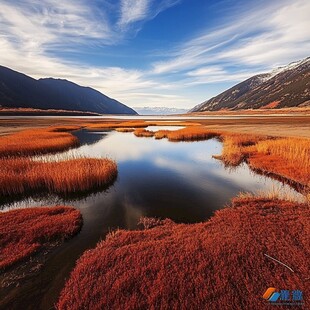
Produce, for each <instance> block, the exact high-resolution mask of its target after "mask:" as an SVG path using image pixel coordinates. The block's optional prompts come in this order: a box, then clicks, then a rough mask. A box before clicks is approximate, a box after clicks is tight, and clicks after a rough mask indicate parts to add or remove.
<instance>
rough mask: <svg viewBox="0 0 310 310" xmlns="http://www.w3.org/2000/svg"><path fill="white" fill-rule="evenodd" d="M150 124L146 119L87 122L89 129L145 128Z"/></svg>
mask: <svg viewBox="0 0 310 310" xmlns="http://www.w3.org/2000/svg"><path fill="white" fill-rule="evenodd" d="M147 126H148V124H147V123H146V122H145V121H127V122H104V123H103V122H102V123H91V124H87V125H86V128H87V129H88V130H98V129H116V128H118V129H119V128H143V127H147Z"/></svg>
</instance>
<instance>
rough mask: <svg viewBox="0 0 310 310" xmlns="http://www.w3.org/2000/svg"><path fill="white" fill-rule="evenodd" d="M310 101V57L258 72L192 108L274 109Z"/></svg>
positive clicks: (212, 109)
mask: <svg viewBox="0 0 310 310" xmlns="http://www.w3.org/2000/svg"><path fill="white" fill-rule="evenodd" d="M308 105H310V57H307V58H305V59H302V60H300V61H297V62H293V63H290V64H288V65H287V66H282V67H278V68H276V69H274V70H272V71H271V72H269V73H263V74H259V75H254V76H252V77H250V78H248V79H247V80H245V81H242V82H241V83H238V84H237V85H234V86H233V87H231V88H229V89H228V90H226V91H224V92H222V93H220V94H219V95H217V96H215V97H213V98H211V99H209V100H207V101H204V102H202V103H200V104H199V105H197V106H195V107H194V108H193V109H191V110H190V112H203V111H219V110H240V109H261V108H266V109H274V108H287V107H297V106H300V107H301V106H308Z"/></svg>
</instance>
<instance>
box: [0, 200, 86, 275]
mask: <svg viewBox="0 0 310 310" xmlns="http://www.w3.org/2000/svg"><path fill="white" fill-rule="evenodd" d="M81 226H82V216H81V213H80V211H78V210H76V209H74V208H72V207H63V206H62V207H60V206H59V207H48V208H47V207H41V208H27V209H19V210H13V211H8V212H2V213H0V247H1V252H0V270H3V269H6V268H8V267H11V266H12V265H14V264H16V263H17V262H20V261H22V260H25V259H27V258H29V257H31V256H33V255H34V254H35V253H37V252H38V251H40V250H42V249H43V247H44V246H45V245H46V244H49V243H51V242H63V241H64V240H65V239H67V238H69V237H71V236H73V235H75V234H76V233H77V232H78V231H79V230H80V228H81Z"/></svg>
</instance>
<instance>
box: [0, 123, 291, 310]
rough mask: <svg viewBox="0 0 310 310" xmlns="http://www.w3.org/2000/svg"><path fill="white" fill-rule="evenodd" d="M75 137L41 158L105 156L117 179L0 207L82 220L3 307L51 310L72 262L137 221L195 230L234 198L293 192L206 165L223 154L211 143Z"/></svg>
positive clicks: (242, 171) (246, 172)
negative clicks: (67, 213)
mask: <svg viewBox="0 0 310 310" xmlns="http://www.w3.org/2000/svg"><path fill="white" fill-rule="evenodd" d="M176 128H178V127H176V126H172V127H165V129H176ZM148 129H151V130H152V129H162V128H160V127H150V128H148ZM74 134H75V135H76V136H77V137H78V138H79V139H80V141H81V146H80V147H79V148H77V149H75V150H73V151H69V152H63V153H60V154H57V155H47V156H43V157H44V158H45V159H46V160H54V159H55V158H67V157H68V156H69V157H70V156H71V157H72V156H73V157H79V156H85V157H97V158H100V157H109V158H111V159H114V160H115V161H116V162H117V164H118V177H117V180H116V181H115V183H114V184H113V185H112V186H110V187H109V188H108V189H106V190H104V191H98V192H95V193H91V194H89V195H88V196H76V197H74V198H70V199H64V198H61V197H57V196H49V197H41V196H40V195H38V196H35V197H30V198H27V199H24V200H20V201H15V202H13V203H10V204H3V205H2V206H1V209H3V210H9V209H12V208H21V207H31V206H46V205H55V204H66V205H72V206H74V207H76V208H78V209H79V210H81V213H82V215H83V221H84V223H83V227H82V230H81V232H80V233H79V234H78V235H77V236H75V237H74V238H73V239H71V240H69V241H68V242H65V243H64V244H63V245H62V246H60V247H59V248H57V249H56V250H55V251H53V252H52V253H51V254H50V256H49V259H48V261H47V263H46V265H45V266H44V268H43V270H42V271H41V272H40V274H39V276H37V277H36V278H34V279H31V281H28V282H27V283H26V284H25V285H22V286H21V287H17V288H14V289H12V290H11V292H10V296H11V302H12V303H10V304H9V306H10V307H13V308H14V307H15V308H16V309H20V308H22V309H27V308H29V309H30V308H31V309H34V308H44V309H49V308H50V307H52V306H53V304H54V303H55V302H56V301H57V297H58V295H59V292H60V290H61V288H62V287H63V286H64V283H65V279H66V278H68V276H69V273H70V271H71V270H72V268H73V267H74V264H75V262H76V260H77V259H78V257H79V256H80V255H81V254H82V253H83V252H84V251H85V250H87V249H89V248H93V247H95V245H96V244H97V242H98V241H100V240H102V239H104V237H105V235H106V234H107V233H108V232H109V231H111V230H115V229H117V228H121V229H135V228H136V227H137V223H138V221H139V218H140V217H141V216H149V217H159V218H170V219H172V220H173V221H175V222H178V223H196V222H201V221H205V220H207V219H208V218H210V217H211V216H212V214H213V213H214V211H215V210H218V209H221V208H223V207H224V206H225V205H227V204H228V203H229V201H230V199H231V198H232V197H234V196H236V195H237V194H238V193H239V192H245V191H258V190H270V189H271V188H272V187H282V188H283V190H284V191H285V192H294V190H293V189H291V188H290V187H289V186H288V185H283V184H281V183H280V182H278V181H276V180H273V179H271V178H267V177H264V176H261V175H258V174H256V173H254V172H252V171H251V170H250V169H249V168H248V167H247V165H246V164H243V165H241V166H239V167H236V168H227V167H225V166H224V165H223V164H222V162H221V161H219V160H216V159H214V158H212V155H216V154H220V153H221V149H222V144H221V143H220V142H219V141H217V140H215V139H212V140H208V141H199V142H169V141H168V140H166V139H162V140H155V139H154V138H137V137H135V136H134V134H133V133H119V132H115V131H105V132H88V131H87V130H79V131H76V132H74ZM99 285H100V284H99ZM0 297H1V296H0Z"/></svg>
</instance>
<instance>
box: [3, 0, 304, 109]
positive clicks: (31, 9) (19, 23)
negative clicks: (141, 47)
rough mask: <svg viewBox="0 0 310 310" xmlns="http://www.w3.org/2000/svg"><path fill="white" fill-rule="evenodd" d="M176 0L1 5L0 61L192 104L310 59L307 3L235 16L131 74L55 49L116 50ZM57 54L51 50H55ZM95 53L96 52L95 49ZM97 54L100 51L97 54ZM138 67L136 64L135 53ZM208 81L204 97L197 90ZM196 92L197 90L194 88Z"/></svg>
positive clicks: (136, 97) (127, 93)
mask: <svg viewBox="0 0 310 310" xmlns="http://www.w3.org/2000/svg"><path fill="white" fill-rule="evenodd" d="M179 3H181V1H180V0H135V1H134V0H120V1H119V2H118V1H117V2H113V1H109V0H101V1H100V4H101V5H99V2H96V3H95V2H93V1H88V0H63V1H57V0H45V1H40V0H15V1H11V0H2V1H1V2H0V64H2V65H5V66H8V67H11V68H13V69H15V70H18V71H21V72H24V73H26V74H29V75H31V76H33V77H35V78H39V77H48V76H50V77H57V78H66V79H70V80H72V81H74V82H76V83H79V84H81V85H87V86H91V87H94V88H96V89H98V90H99V91H101V92H103V93H105V94H107V95H108V96H111V97H114V98H116V99H118V100H121V101H123V102H124V103H125V104H129V105H132V106H138V105H141V106H146V105H148V104H150V105H153V106H180V107H182V106H183V107H188V108H190V107H191V106H194V105H195V104H196V103H199V100H201V101H203V100H205V99H207V98H208V96H211V95H214V93H212V91H210V89H211V88H212V87H208V84H214V83H222V82H225V83H227V82H230V83H234V82H238V81H241V80H243V79H245V78H248V77H250V76H251V75H253V74H256V73H261V72H263V71H266V70H269V69H271V68H272V67H274V66H275V65H281V64H286V63H288V62H290V61H293V60H297V59H299V58H303V57H305V56H308V53H309V52H308V51H309V50H310V27H309V18H308V16H309V12H310V2H309V1H308V0H295V1H291V0H281V1H274V2H272V3H269V4H268V2H267V1H266V2H265V1H264V5H258V4H257V6H256V7H254V8H253V7H252V8H248V7H246V6H244V11H242V10H241V11H240V12H239V11H238V12H237V13H236V12H233V13H232V14H231V16H224V17H223V20H221V21H220V22H218V24H217V26H214V28H212V29H210V28H208V29H201V31H200V33H196V34H193V36H192V38H189V39H188V38H187V41H186V42H179V43H178V44H176V45H175V46H174V47H173V48H171V49H170V50H168V51H167V49H166V47H161V48H159V52H160V54H161V55H164V57H163V58H162V59H165V61H163V60H161V61H154V60H153V59H155V58H153V57H154V55H149V63H148V65H145V66H144V67H142V69H141V68H140V69H139V70H138V69H135V67H134V65H132V67H131V68H130V69H128V68H122V67H121V66H120V65H114V66H105V65H95V64H93V63H91V62H90V63H87V61H82V62H81V61H78V60H73V58H72V59H71V60H70V61H68V60H66V58H64V57H62V56H61V52H64V51H68V50H70V51H72V50H75V49H76V50H78V48H79V47H80V46H81V45H82V46H83V47H84V48H85V49H90V48H91V45H92V44H94V45H98V46H106V45H109V46H115V45H118V44H119V43H121V42H123V40H126V39H128V37H132V36H130V34H131V33H134V34H136V33H138V31H139V30H140V29H141V27H142V26H143V24H144V23H145V22H146V21H149V20H151V19H154V18H155V17H156V16H157V15H158V14H159V13H160V12H163V11H164V10H166V9H169V8H171V7H173V6H175V5H177V4H179ZM55 51H56V52H55ZM100 52H101V50H100ZM100 52H99V53H100ZM135 57H137V59H136V63H137V64H138V63H139V62H140V61H139V55H137V56H135ZM203 84H206V87H205V89H204V90H203V92H202V91H201V92H200V93H197V92H196V89H197V87H199V86H200V85H203ZM195 87H196V88H195Z"/></svg>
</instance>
